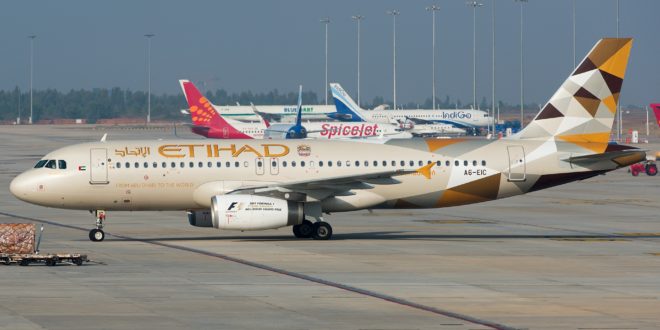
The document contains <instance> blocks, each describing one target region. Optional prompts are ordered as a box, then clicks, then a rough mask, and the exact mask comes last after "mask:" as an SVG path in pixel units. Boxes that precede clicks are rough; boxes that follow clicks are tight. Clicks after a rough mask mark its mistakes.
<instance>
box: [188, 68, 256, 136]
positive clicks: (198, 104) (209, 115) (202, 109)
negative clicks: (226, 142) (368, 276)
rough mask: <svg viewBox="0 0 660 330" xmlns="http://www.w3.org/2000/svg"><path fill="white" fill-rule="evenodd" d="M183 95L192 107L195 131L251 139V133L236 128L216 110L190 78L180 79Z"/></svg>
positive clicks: (191, 113) (203, 133)
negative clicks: (244, 132)
mask: <svg viewBox="0 0 660 330" xmlns="http://www.w3.org/2000/svg"><path fill="white" fill-rule="evenodd" d="M179 84H181V89H182V90H183V95H184V96H185V97H186V101H188V106H189V107H190V118H191V119H192V123H193V132H195V133H197V134H200V135H204V136H206V137H214V138H221V139H222V138H225V139H229V138H235V139H251V138H252V137H250V136H249V135H246V134H243V132H241V131H239V130H238V129H236V128H235V127H234V126H233V125H231V124H230V123H229V122H227V121H226V120H225V119H224V118H222V116H220V115H219V114H218V112H217V111H215V108H214V107H213V104H212V103H211V101H209V100H208V99H207V98H206V97H204V96H203V95H202V93H201V92H200V91H199V90H198V89H197V87H195V85H194V84H193V83H192V82H190V81H188V80H179Z"/></svg>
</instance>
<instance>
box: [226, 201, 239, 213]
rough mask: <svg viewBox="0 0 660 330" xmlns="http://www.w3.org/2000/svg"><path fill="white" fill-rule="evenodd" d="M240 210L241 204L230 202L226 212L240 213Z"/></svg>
mask: <svg viewBox="0 0 660 330" xmlns="http://www.w3.org/2000/svg"><path fill="white" fill-rule="evenodd" d="M240 210H241V203H239V202H231V204H229V207H228V208H227V211H240Z"/></svg>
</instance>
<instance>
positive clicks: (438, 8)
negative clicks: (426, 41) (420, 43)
mask: <svg viewBox="0 0 660 330" xmlns="http://www.w3.org/2000/svg"><path fill="white" fill-rule="evenodd" d="M426 10H427V11H430V12H431V15H432V17H433V24H432V25H431V26H432V30H431V31H432V33H431V38H432V39H431V40H432V41H431V48H432V50H431V52H432V54H433V55H432V56H431V58H432V59H431V74H432V77H433V78H432V79H433V102H432V103H433V110H435V12H436V11H439V10H440V6H438V5H432V6H429V7H426Z"/></svg>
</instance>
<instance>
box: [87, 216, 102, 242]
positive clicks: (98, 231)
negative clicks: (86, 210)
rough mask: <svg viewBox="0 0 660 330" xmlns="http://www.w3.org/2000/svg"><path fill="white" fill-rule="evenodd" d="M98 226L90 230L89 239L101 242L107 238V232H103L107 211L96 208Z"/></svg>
mask: <svg viewBox="0 0 660 330" xmlns="http://www.w3.org/2000/svg"><path fill="white" fill-rule="evenodd" d="M90 212H94V215H95V216H96V228H95V229H92V230H90V231H89V240H90V241H92V242H101V241H103V240H104V239H105V232H103V222H104V221H105V211H104V210H95V211H90Z"/></svg>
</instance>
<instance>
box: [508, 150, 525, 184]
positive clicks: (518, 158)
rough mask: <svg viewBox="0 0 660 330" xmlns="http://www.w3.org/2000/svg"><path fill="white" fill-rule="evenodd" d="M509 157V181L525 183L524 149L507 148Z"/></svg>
mask: <svg viewBox="0 0 660 330" xmlns="http://www.w3.org/2000/svg"><path fill="white" fill-rule="evenodd" d="M506 148H507V154H508V156H509V178H508V179H509V181H525V180H526V174H527V172H526V168H527V164H526V163H525V149H524V148H523V146H507V147H506Z"/></svg>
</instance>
